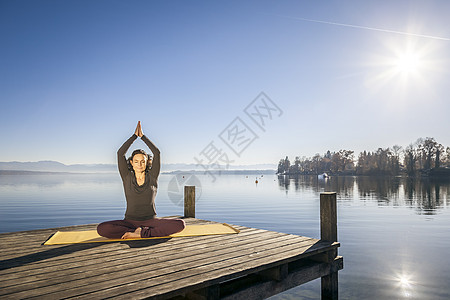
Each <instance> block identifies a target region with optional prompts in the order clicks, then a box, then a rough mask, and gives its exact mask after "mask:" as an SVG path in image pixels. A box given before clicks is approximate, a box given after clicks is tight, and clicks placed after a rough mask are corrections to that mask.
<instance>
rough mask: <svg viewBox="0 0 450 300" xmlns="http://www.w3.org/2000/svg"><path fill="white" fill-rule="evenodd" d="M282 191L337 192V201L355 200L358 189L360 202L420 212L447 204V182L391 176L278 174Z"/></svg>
mask: <svg viewBox="0 0 450 300" xmlns="http://www.w3.org/2000/svg"><path fill="white" fill-rule="evenodd" d="M278 184H279V188H280V189H281V190H285V191H286V192H287V191H289V190H290V189H292V190H294V191H296V192H301V191H306V190H312V191H314V192H315V193H321V192H337V193H338V195H339V198H340V201H346V200H354V198H355V196H356V195H354V194H353V193H354V192H356V191H357V193H358V196H359V199H360V201H376V202H377V203H378V205H380V206H383V205H393V206H408V207H413V208H416V209H417V212H418V213H419V214H435V213H436V209H439V208H442V207H443V206H444V205H447V206H448V205H449V204H450V199H449V198H448V195H449V192H450V181H446V182H445V181H431V180H430V179H422V178H408V177H390V176H332V177H331V178H328V179H319V178H318V177H317V176H308V175H280V176H278Z"/></svg>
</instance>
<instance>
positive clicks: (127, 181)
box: [97, 121, 185, 239]
mask: <svg viewBox="0 0 450 300" xmlns="http://www.w3.org/2000/svg"><path fill="white" fill-rule="evenodd" d="M138 137H140V138H141V139H142V140H143V141H144V143H145V144H146V145H147V146H148V147H149V148H150V150H151V152H152V153H153V157H152V156H151V155H149V154H147V153H145V151H144V150H141V149H138V150H135V151H133V153H132V154H131V157H130V158H128V160H127V159H126V157H125V154H126V152H127V150H128V149H129V148H130V146H131V144H132V143H133V142H134V141H135V140H136V139H137V138H138ZM117 163H118V166H119V173H120V177H121V178H122V182H123V189H124V192H125V198H126V201H127V210H126V212H125V219H123V220H116V221H108V222H103V223H101V224H99V225H98V226H97V232H98V234H99V235H101V236H104V237H107V238H110V239H119V238H122V239H129V238H141V237H142V238H148V237H162V236H168V235H171V234H174V233H177V232H180V231H182V230H183V229H184V228H185V223H184V221H183V220H181V219H160V218H157V217H156V210H155V197H156V192H157V189H158V176H159V172H160V168H161V161H160V152H159V149H158V148H156V146H155V145H154V144H153V143H152V142H151V141H150V140H149V139H148V138H147V137H146V136H145V135H144V134H143V132H142V128H141V122H140V121H139V122H138V125H137V127H136V131H135V133H134V134H133V135H132V136H131V137H130V138H129V139H128V140H127V141H126V142H125V143H124V144H123V145H122V147H120V148H119V150H118V151H117Z"/></svg>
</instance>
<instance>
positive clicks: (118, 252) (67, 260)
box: [0, 229, 271, 279]
mask: <svg viewBox="0 0 450 300" xmlns="http://www.w3.org/2000/svg"><path fill="white" fill-rule="evenodd" d="M261 234H265V235H266V234H271V233H270V232H267V231H264V230H256V229H248V230H243V231H241V233H240V234H239V236H240V238H245V237H247V236H250V237H249V238H250V239H252V238H253V236H254V237H255V238H261V236H260V235H261ZM240 238H237V236H236V235H226V236H218V235H215V236H203V237H195V238H190V237H188V238H183V239H175V240H173V242H172V240H171V241H170V242H167V243H162V244H154V245H152V246H151V247H150V248H123V247H127V246H126V245H120V246H122V247H121V248H120V249H118V248H117V247H114V248H115V249H113V250H111V251H102V250H99V251H98V252H94V253H85V252H81V253H75V254H74V253H71V254H70V255H65V256H63V257H58V258H57V260H55V259H49V260H46V261H41V262H39V263H35V264H32V265H31V266H32V267H34V268H30V265H28V264H27V265H22V266H19V267H16V268H13V269H12V270H2V271H0V275H2V278H6V275H7V274H10V273H18V272H20V274H19V275H18V277H20V278H23V277H25V276H31V275H36V274H40V273H46V272H47V270H51V271H55V270H59V269H60V268H61V267H63V268H64V269H68V268H74V267H79V266H80V261H79V258H80V256H82V257H83V261H82V264H83V266H89V265H92V264H107V263H109V262H114V261H122V260H123V259H124V258H131V259H134V258H136V257H139V256H142V255H156V254H158V253H164V254H165V255H166V254H167V253H168V252H169V253H170V251H172V250H176V249H179V248H185V247H186V248H188V249H189V250H195V249H202V250H204V248H205V247H206V246H205V243H208V244H211V245H214V244H215V243H220V244H223V243H225V242H227V241H228V240H230V242H233V241H237V240H239V239H240ZM147 245H150V244H147ZM117 246H119V245H117ZM108 248H112V247H111V246H110V245H108ZM185 254H188V252H185ZM38 255H41V253H38ZM5 267H6V266H5ZM48 268H50V269H48ZM11 278H12V279H14V278H17V277H14V276H12V277H11Z"/></svg>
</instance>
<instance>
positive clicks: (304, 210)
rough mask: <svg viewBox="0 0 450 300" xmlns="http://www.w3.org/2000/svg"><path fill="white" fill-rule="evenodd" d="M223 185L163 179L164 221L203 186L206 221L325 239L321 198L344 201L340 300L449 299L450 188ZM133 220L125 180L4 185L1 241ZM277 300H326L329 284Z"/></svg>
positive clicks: (363, 183)
mask: <svg viewBox="0 0 450 300" xmlns="http://www.w3.org/2000/svg"><path fill="white" fill-rule="evenodd" d="M183 176H184V177H183ZM214 176H215V177H212V175H197V174H196V175H191V174H188V173H186V174H184V175H183V174H179V175H177V176H175V175H169V174H162V175H161V176H160V180H159V188H158V195H157V197H156V199H157V200H156V201H157V204H156V205H157V212H158V215H159V216H167V215H182V214H183V206H182V203H183V195H182V193H183V186H184V185H195V186H196V187H197V188H196V193H197V207H196V217H197V218H200V219H207V220H213V221H218V222H227V223H230V224H237V225H243V226H249V227H256V228H263V229H268V230H274V231H279V232H285V233H292V234H297V235H304V236H308V237H314V238H320V220H319V194H320V193H321V192H324V191H335V192H337V200H338V240H339V242H340V243H341V247H340V248H339V255H342V256H343V257H344V269H343V270H342V271H340V272H339V297H340V299H449V297H450V285H449V282H450V272H449V271H448V264H449V263H450V256H449V255H448V253H449V252H450V234H449V233H450V230H449V228H450V209H449V208H450V199H449V195H450V182H449V181H444V182H442V181H430V180H423V179H422V180H420V179H416V180H411V179H407V178H402V177H362V176H361V177H356V176H355V177H353V176H352V177H331V178H329V179H325V180H320V179H318V178H317V177H316V176H298V177H288V176H276V175H271V174H264V175H262V174H258V175H245V174H239V175H223V174H222V175H218V174H216V175H214ZM255 180H258V183H255ZM124 211H125V199H124V196H123V191H122V183H121V181H120V177H119V175H118V174H45V175H41V174H28V175H0V232H13V231H22V230H32V229H40V228H50V227H60V226H68V225H78V224H89V223H99V222H102V221H106V220H113V219H122V218H123V214H124ZM271 299H320V279H318V280H314V281H312V282H310V283H307V284H305V285H302V286H300V287H297V288H294V289H292V290H289V291H286V292H285V293H282V294H279V295H277V296H274V297H272V298H271Z"/></svg>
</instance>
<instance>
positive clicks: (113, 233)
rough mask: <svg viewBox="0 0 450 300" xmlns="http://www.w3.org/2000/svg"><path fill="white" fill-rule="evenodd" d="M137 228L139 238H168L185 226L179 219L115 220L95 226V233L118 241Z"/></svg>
mask: <svg viewBox="0 0 450 300" xmlns="http://www.w3.org/2000/svg"><path fill="white" fill-rule="evenodd" d="M138 227H141V228H142V231H141V237H143V238H148V237H159V236H168V235H171V234H174V233H177V232H180V231H181V230H183V229H184V228H185V227H186V225H185V224H184V221H183V220H181V219H160V218H154V219H149V220H145V221H134V220H115V221H107V222H103V223H100V224H99V225H98V226H97V232H98V234H99V235H101V236H104V237H107V238H109V239H120V238H121V237H122V235H124V234H125V232H134V231H135V230H136V228H138Z"/></svg>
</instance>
